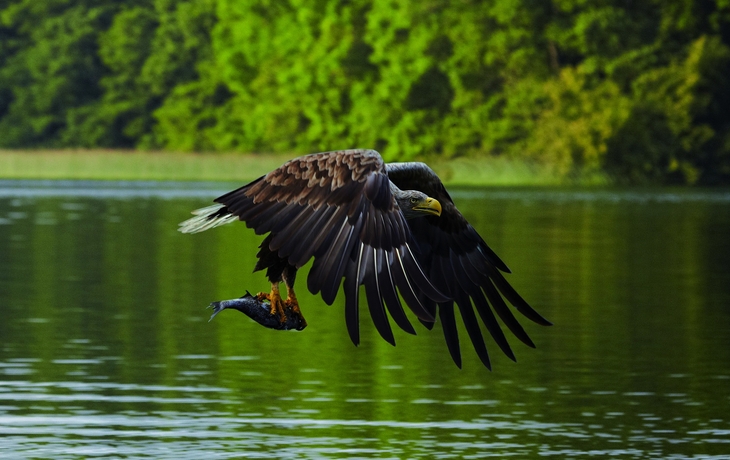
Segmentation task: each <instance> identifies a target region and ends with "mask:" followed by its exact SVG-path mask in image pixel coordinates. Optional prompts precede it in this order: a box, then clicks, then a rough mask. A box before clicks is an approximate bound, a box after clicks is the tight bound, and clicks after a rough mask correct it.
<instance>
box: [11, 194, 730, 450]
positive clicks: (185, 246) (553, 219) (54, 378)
mask: <svg viewBox="0 0 730 460" xmlns="http://www.w3.org/2000/svg"><path fill="white" fill-rule="evenodd" d="M232 186H233V185H232ZM232 186H231V187H232ZM228 189H229V187H228V185H227V184H224V185H221V184H205V183H199V184H181V183H172V184H170V183H165V184H159V183H128V182H118V183H114V182H112V183H107V182H105V183H96V182H77V181H58V182H56V181H0V315H1V316H2V320H0V338H1V339H2V340H1V343H0V458H8V459H9V458H13V459H14V458H19V457H23V458H59V459H63V458H81V457H114V458H173V457H174V458H191V459H193V458H195V459H197V458H242V457H253V458H342V457H349V458H483V457H497V458H502V457H508V456H514V457H516V458H539V457H553V458H585V457H588V456H593V457H604V458H635V459H646V458H656V459H664V458H727V454H728V452H730V417H728V415H727V414H728V413H730V396H729V395H730V391H728V390H730V351H729V350H728V347H727V343H728V339H729V338H730V332H728V331H730V309H729V308H728V306H729V305H730V268H728V267H730V239H729V238H727V234H728V229H730V193H728V192H727V191H703V190H699V191H697V190H693V191H677V190H642V191H636V190H626V191H621V190H619V191H615V190H588V191H586V190H578V191H575V190H560V189H538V190H535V189H529V190H519V189H476V190H475V189H469V190H456V191H455V192H454V193H453V196H454V199H455V200H456V202H457V205H458V206H459V207H460V209H462V211H463V212H464V214H465V215H466V216H467V218H468V219H469V220H470V222H472V224H473V225H474V226H475V227H476V228H477V230H478V231H479V232H480V233H481V234H482V235H483V236H484V237H485V239H486V240H487V242H488V243H489V244H490V245H491V246H492V247H493V248H494V249H495V250H496V251H497V253H498V254H500V256H502V258H503V259H504V260H505V261H506V262H507V264H508V265H509V266H510V267H511V268H512V270H513V271H514V274H513V275H510V278H509V279H510V281H511V282H512V283H513V285H514V286H515V287H516V288H517V289H518V290H519V291H520V292H521V293H522V294H523V295H524V296H525V297H526V298H527V299H528V300H530V301H531V303H532V304H533V305H534V306H535V307H536V308H537V309H538V310H539V311H540V312H541V313H543V314H545V316H547V317H548V318H549V319H550V320H552V321H553V322H554V323H555V326H554V327H552V328H541V327H538V326H535V325H532V324H529V323H528V322H527V321H523V323H524V324H525V326H526V328H527V331H528V333H529V334H530V335H531V336H532V337H533V339H534V340H535V342H536V343H537V346H538V348H537V350H531V349H528V348H527V347H522V346H520V345H518V344H516V342H517V341H514V340H513V342H514V343H513V346H514V349H515V352H516V354H517V357H518V360H519V363H518V364H514V363H512V362H511V361H509V360H508V359H507V358H505V357H503V356H500V355H499V353H498V350H496V346H494V344H493V343H491V342H490V343H488V347H490V351H492V356H493V358H494V359H493V361H494V367H495V371H494V372H491V373H490V372H488V371H486V370H485V369H484V368H483V367H482V366H481V365H480V363H479V360H478V359H477V358H476V356H475V355H474V353H473V351H472V350H471V349H470V348H469V346H468V343H467V340H466V339H465V337H462V348H463V350H464V370H459V369H457V368H456V367H455V366H454V365H453V363H452V362H451V360H450V358H449V356H448V352H447V350H446V347H445V345H444V343H443V338H442V337H441V332H440V330H439V326H438V325H437V326H436V328H435V330H434V331H431V332H429V331H427V330H425V329H424V328H420V329H418V333H419V334H418V336H417V337H412V336H409V335H407V334H405V333H396V340H397V342H398V346H397V347H395V348H393V347H391V346H390V345H388V344H387V343H385V342H384V341H382V340H381V339H380V337H379V336H378V335H377V332H376V331H375V329H374V327H373V325H372V322H371V321H370V319H369V318H367V317H366V316H364V317H363V318H361V330H362V343H361V345H360V346H359V347H357V348H356V347H354V346H352V344H351V343H350V341H349V338H348V336H347V332H346V329H345V327H344V314H343V309H342V307H341V305H342V299H339V298H338V300H336V301H335V304H334V305H333V306H332V307H327V306H326V305H324V304H323V303H322V301H321V300H319V299H318V298H317V297H314V296H311V295H309V294H308V293H307V292H306V290H305V289H304V283H303V282H302V281H301V280H302V279H304V277H305V274H304V273H303V274H302V275H301V276H300V281H299V286H300V288H299V291H298V293H299V297H300V301H301V303H302V305H303V308H304V313H305V315H306V316H307V319H308V321H309V327H308V328H307V329H306V330H305V331H303V332H280V331H272V330H268V329H264V328H262V327H260V326H258V325H256V324H254V323H253V322H251V321H250V320H249V319H248V318H246V317H245V316H243V315H241V314H239V313H237V312H231V311H227V312H224V313H222V314H221V315H219V316H218V317H216V319H215V320H214V321H212V322H210V323H208V322H207V320H208V316H209V311H206V310H205V309H204V307H205V306H207V305H208V303H209V302H210V301H212V300H219V299H228V298H233V297H237V296H239V295H241V294H243V293H244V292H245V291H246V290H249V291H251V292H255V291H259V290H264V289H266V288H267V284H266V281H265V278H264V276H263V275H262V274H260V273H257V274H253V275H252V274H251V269H252V267H253V265H254V263H255V252H256V248H257V246H258V244H259V243H260V240H261V237H257V236H255V235H254V234H253V232H252V231H250V230H248V229H246V228H245V226H244V225H240V224H236V225H230V226H227V227H222V228H219V229H215V230H212V231H209V232H205V233H202V234H199V235H182V234H179V233H178V232H177V231H176V228H177V223H178V222H180V221H181V220H184V219H185V218H186V217H187V216H188V215H189V211H190V210H191V209H194V208H197V207H201V206H204V205H206V204H207V203H208V202H209V201H210V199H212V198H213V197H215V196H217V194H219V193H222V192H225V191H227V190H228ZM414 323H416V322H415V321H414ZM461 334H462V336H463V335H464V333H463V329H462V330H461Z"/></svg>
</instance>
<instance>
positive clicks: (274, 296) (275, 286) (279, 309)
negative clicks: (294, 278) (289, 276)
mask: <svg viewBox="0 0 730 460" xmlns="http://www.w3.org/2000/svg"><path fill="white" fill-rule="evenodd" d="M287 289H288V288H287ZM256 298H257V299H258V300H268V301H269V309H270V310H269V311H270V312H271V314H272V315H279V321H281V322H282V323H283V322H284V321H286V314H285V313H284V301H283V300H281V295H280V294H279V283H278V282H276V283H274V282H272V283H271V293H270V294H267V293H266V292H259V293H258V294H256Z"/></svg>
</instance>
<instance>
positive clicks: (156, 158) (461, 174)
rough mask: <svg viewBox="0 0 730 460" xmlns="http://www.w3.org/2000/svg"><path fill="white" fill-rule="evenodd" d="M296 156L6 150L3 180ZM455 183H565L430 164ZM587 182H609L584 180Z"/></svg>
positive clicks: (151, 172)
mask: <svg viewBox="0 0 730 460" xmlns="http://www.w3.org/2000/svg"><path fill="white" fill-rule="evenodd" d="M291 156H292V155H273V154H196V153H172V152H164V153H163V152H137V151H119V150H41V151H31V150H0V178H2V179H98V180H181V181H189V180H190V181H192V180H195V181H210V180H213V181H241V182H245V181H248V180H252V179H255V178H256V177H259V176H261V175H262V174H265V173H267V172H268V171H270V170H272V169H274V168H276V167H277V166H279V165H281V164H282V163H283V162H284V161H286V160H287V159H289V158H291ZM427 162H428V163H429V164H430V165H431V166H432V167H433V168H434V169H435V170H436V172H437V173H438V174H439V176H440V177H441V178H442V179H443V180H444V181H445V182H446V183H447V184H450V185H470V186H481V185H563V184H565V183H566V181H565V179H563V178H562V177H559V176H557V175H556V174H554V173H553V172H551V171H550V169H549V168H545V167H536V166H534V165H530V164H527V163H524V162H520V161H516V160H507V159H502V158H497V159H495V158H468V159H467V158H458V159H454V160H448V161H447V160H438V159H436V160H434V161H427ZM572 182H578V183H582V184H586V183H587V184H593V183H598V184H601V183H606V182H607V181H606V180H605V178H602V177H598V176H592V177H585V178H581V179H579V180H578V181H572Z"/></svg>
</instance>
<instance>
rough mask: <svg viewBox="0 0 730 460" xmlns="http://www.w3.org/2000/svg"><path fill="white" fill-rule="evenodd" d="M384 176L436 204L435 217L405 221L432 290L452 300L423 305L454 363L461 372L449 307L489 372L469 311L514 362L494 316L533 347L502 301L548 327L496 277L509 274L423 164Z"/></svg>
mask: <svg viewBox="0 0 730 460" xmlns="http://www.w3.org/2000/svg"><path fill="white" fill-rule="evenodd" d="M386 171H387V174H388V177H389V179H390V180H391V181H392V182H393V183H394V184H395V185H396V186H397V187H399V188H400V189H402V190H419V191H421V192H423V193H425V194H427V195H429V196H431V197H433V198H435V199H437V200H438V201H439V202H440V203H441V208H442V212H441V216H440V217H431V216H427V217H423V218H418V219H414V220H412V221H409V226H410V229H411V234H412V237H413V238H414V240H415V244H413V246H418V247H419V248H420V251H419V252H418V253H417V254H416V256H417V258H418V263H419V264H420V266H421V267H422V268H423V270H425V272H426V273H428V278H429V279H430V280H431V282H432V283H433V285H434V286H435V287H436V289H438V290H439V292H441V293H443V294H445V295H446V296H448V297H449V298H450V299H453V301H447V302H444V301H438V300H437V299H433V300H424V302H423V303H424V304H425V306H426V309H427V310H428V311H429V312H430V313H431V314H435V313H436V312H435V311H434V310H435V308H436V307H435V305H436V304H438V316H439V319H440V321H441V323H442V326H443V331H444V337H445V339H446V344H447V346H448V348H449V352H450V353H451V356H452V358H453V359H454V362H456V364H457V365H459V367H461V356H460V354H459V353H460V351H459V340H458V333H457V329H456V323H455V316H454V305H453V304H454V302H456V305H457V307H458V309H459V312H460V313H461V317H462V320H463V322H464V325H465V326H466V331H467V334H468V335H469V338H470V339H471V342H472V344H473V345H474V349H475V350H476V352H477V355H478V356H479V358H480V359H481V360H482V362H483V363H484V365H485V366H487V367H489V366H490V362H489V356H488V354H487V349H486V345H485V344H484V339H483V337H482V334H481V331H480V327H479V322H478V320H477V316H476V315H475V314H474V308H476V310H477V312H478V313H479V317H480V318H481V321H482V322H483V323H484V325H485V327H486V329H487V331H488V332H489V333H490V335H491V336H492V337H493V338H494V341H495V342H496V344H497V345H498V346H499V347H500V349H502V351H503V352H504V353H505V354H506V355H507V356H508V357H509V358H510V359H513V360H514V359H515V357H514V354H513V353H512V349H511V348H510V346H509V343H508V342H507V338H506V337H505V335H504V333H503V331H502V328H501V327H500V325H499V322H498V321H497V318H496V317H495V314H494V313H496V314H497V316H499V318H500V319H501V320H502V322H503V324H504V325H505V326H506V327H507V328H508V329H509V330H510V331H511V332H512V333H513V334H514V335H515V336H516V337H517V338H518V339H519V340H520V341H522V342H523V343H525V344H527V345H529V346H531V347H534V343H533V342H532V340H530V338H529V337H528V335H527V333H526V332H525V330H524V329H523V327H522V326H521V325H520V323H519V322H517V319H516V318H515V316H514V315H513V314H512V311H511V310H510V309H509V308H508V307H507V304H506V303H505V301H504V299H503V298H502V296H504V298H506V299H507V300H508V301H509V302H510V303H511V304H512V305H513V306H514V307H515V308H516V309H517V311H519V312H520V313H522V314H523V315H524V316H526V317H527V318H529V319H530V320H532V321H534V322H536V323H538V324H542V325H550V322H549V321H547V320H546V319H545V318H543V317H542V316H540V314H539V313H537V312H536V311H535V310H534V309H533V308H532V307H530V305H529V304H528V303H527V302H525V300H524V299H523V298H522V297H521V296H520V295H519V294H517V292H516V291H515V290H514V288H512V286H510V284H509V283H508V282H507V280H506V279H505V278H504V276H503V275H502V273H501V272H505V273H509V272H510V270H509V268H508V267H507V265H506V264H505V263H504V262H503V261H502V260H501V259H500V258H499V257H498V256H497V254H495V253H494V251H492V249H491V248H490V247H489V246H488V245H487V244H486V243H485V242H484V240H483V239H482V238H481V237H480V236H479V234H478V233H477V232H476V230H474V228H473V227H472V226H471V225H469V223H468V222H467V221H466V219H465V218H464V216H463V215H462V214H461V213H460V212H459V210H458V209H456V206H455V205H454V203H453V201H452V199H451V196H449V193H448V192H447V191H446V188H445V187H444V186H443V184H442V183H441V180H440V179H439V178H438V176H437V175H436V173H434V172H433V171H432V170H431V169H430V168H429V167H428V166H426V165H425V164H423V163H391V164H388V165H386ZM500 293H501V295H500ZM434 300H435V302H434ZM426 324H427V323H426Z"/></svg>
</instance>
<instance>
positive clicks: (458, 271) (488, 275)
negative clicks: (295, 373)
mask: <svg viewBox="0 0 730 460" xmlns="http://www.w3.org/2000/svg"><path fill="white" fill-rule="evenodd" d="M215 201H216V202H217V203H218V204H217V205H214V206H209V207H207V208H203V209H200V210H197V211H194V212H193V213H194V214H196V217H193V218H192V219H189V220H187V221H185V222H183V223H181V224H180V231H182V232H184V233H195V232H199V231H203V230H207V229H209V228H212V227H215V226H218V225H222V224H225V223H228V222H232V221H234V220H242V221H244V222H246V225H247V226H248V227H250V228H253V229H254V231H255V232H256V234H259V235H263V234H266V233H268V235H267V236H266V238H264V240H263V242H262V244H261V246H260V250H259V252H258V255H257V257H258V262H257V264H256V267H255V270H263V269H266V271H267V272H266V275H267V277H268V278H269V281H270V282H271V283H272V291H271V293H270V294H260V295H259V298H261V299H263V298H267V299H269V300H270V301H271V309H272V311H271V313H272V314H278V315H280V318H281V320H282V321H283V320H284V319H285V317H284V313H283V312H284V309H285V307H290V308H291V309H292V310H293V311H294V312H295V313H296V314H298V315H301V312H300V310H299V305H298V302H297V300H296V296H295V294H294V282H295V279H296V272H297V269H299V268H300V267H302V266H303V265H304V264H306V263H307V262H308V261H309V260H310V259H311V258H312V257H314V263H313V265H312V268H311V270H310V272H309V275H308V277H307V287H308V288H309V290H310V291H311V292H312V293H313V294H317V293H321V296H322V299H323V300H324V301H325V303H327V304H329V305H331V304H332V303H333V302H334V300H335V296H336V295H337V291H338V290H339V288H340V284H341V282H342V279H343V278H344V282H343V283H342V286H343V289H344V291H345V319H346V323H347V328H348V332H349V334H350V338H351V339H352V341H353V343H355V344H356V345H357V344H358V343H359V341H360V336H359V334H360V333H359V326H358V322H359V295H358V294H359V287H360V286H361V285H362V286H365V295H366V299H367V305H368V309H369V311H370V315H371V316H372V318H373V322H374V323H375V326H376V328H377V330H378V332H379V333H380V335H381V336H382V337H383V338H384V339H385V340H387V341H388V342H390V343H391V344H395V340H394V337H393V332H392V330H391V328H390V322H389V320H388V314H387V313H386V310H387V312H388V313H389V314H390V316H391V317H392V318H393V320H394V321H395V322H396V324H397V325H398V326H399V327H401V328H402V329H403V330H405V331H406V332H409V333H412V334H415V330H414V329H413V326H412V325H411V323H410V321H409V320H408V317H407V316H406V314H405V312H404V311H403V307H402V304H401V300H400V298H401V297H402V299H403V301H404V302H405V304H406V305H407V306H408V307H409V308H410V309H411V311H413V313H415V315H416V316H417V317H418V319H419V320H420V321H421V322H422V323H423V324H425V325H426V326H427V327H428V328H429V329H430V328H432V327H433V324H434V322H435V321H436V320H437V318H438V319H439V320H440V321H441V322H442V323H443V330H444V336H445V338H446V343H447V345H448V348H449V351H450V353H451V356H452V358H453V359H454V362H455V363H456V364H457V365H458V366H459V367H461V354H460V351H459V339H458V335H457V328H456V321H455V316H454V303H456V305H457V308H458V309H459V311H460V312H461V316H462V319H463V321H464V324H465V327H466V330H467V333H468V334H469V337H470V338H471V341H472V343H473V345H474V348H475V350H476V352H477V354H478V355H479V357H480V358H481V360H482V362H483V363H484V365H485V366H487V367H490V362H489V356H488V354H487V350H486V346H485V344H484V339H483V337H482V334H481V331H480V326H479V321H478V320H477V317H476V315H475V314H474V309H473V306H476V309H477V312H478V313H479V316H480V317H481V319H482V322H483V323H484V324H485V326H486V328H487V330H488V331H489V333H490V334H491V335H492V336H493V337H494V339H495V341H496V343H497V345H498V346H499V347H500V348H501V349H502V350H503V351H504V353H505V354H506V355H507V356H509V357H510V358H511V359H515V358H514V354H513V353H512V350H511V349H510V347H509V344H508V343H507V339H506V338H505V336H504V334H503V333H502V330H501V328H500V326H499V324H498V322H497V320H496V318H495V316H494V313H493V312H492V310H494V311H495V312H496V313H497V315H498V316H499V317H500V318H501V320H502V322H503V323H504V324H505V325H506V326H507V328H508V329H509V330H510V331H512V333H513V334H514V335H515V336H516V337H517V338H518V339H520V340H521V341H522V342H524V343H525V344H527V345H529V346H531V347H534V344H533V343H532V341H531V340H530V338H529V337H528V336H527V334H526V333H525V331H524V329H523V328H522V326H521V325H520V324H519V323H518V322H517V320H516V319H515V317H514V315H513V314H512V311H511V310H510V309H509V308H508V307H507V305H506V303H505V301H504V300H503V298H502V296H504V297H505V298H506V299H507V300H509V302H510V303H512V305H514V306H515V308H516V309H517V310H518V311H520V312H521V313H522V314H524V315H525V316H527V317H528V318H529V319H531V320H532V321H534V322H537V323H538V324H544V325H549V324H550V323H549V322H548V321H547V320H545V319H544V318H543V317H542V316H540V315H539V314H538V313H537V312H536V311H535V310H533V309H532V308H531V307H530V306H529V305H528V304H527V302H525V301H524V300H523V299H522V298H521V297H520V296H519V295H518V294H517V292H515V290H514V289H512V287H511V286H510V285H509V284H508V283H507V281H506V280H505V279H504V277H503V276H502V274H501V273H500V271H503V272H509V269H508V268H507V266H506V265H505V264H504V262H502V261H501V260H500V259H499V257H497V255H496V254H495V253H494V252H493V251H492V250H491V249H490V248H489V247H488V246H487V244H486V243H485V242H484V240H482V238H481V237H480V236H479V235H478V234H477V232H476V231H475V230H474V228H473V227H472V226H471V225H469V223H468V222H467V221H466V219H464V217H463V216H462V215H461V213H460V212H459V211H458V209H456V206H454V203H453V201H452V200H451V197H450V196H449V194H448V192H447V191H446V189H445V188H444V186H443V184H442V183H441V181H440V180H439V178H438V176H436V174H435V173H434V172H433V171H432V170H431V169H430V168H429V167H428V166H426V165H425V164H423V163H393V164H387V165H386V164H385V163H384V162H383V160H382V158H381V157H380V155H379V154H378V153H377V152H376V151H374V150H341V151H335V152H325V153H316V154H313V155H307V156H303V157H299V158H295V159H293V160H290V161H288V162H286V163H285V164H284V165H282V166H281V167H279V168H277V169H275V170H274V171H271V172H270V173H268V174H267V175H265V176H262V177H260V178H259V179H256V180H255V181H253V182H251V183H249V184H247V185H245V186H243V187H241V188H239V189H237V190H234V191H232V192H229V193H227V194H225V195H223V196H220V197H218V198H216V200H215ZM281 281H284V283H285V285H286V286H287V299H286V301H282V300H281V297H280V296H279V290H278V285H279V283H280V282H281ZM398 293H400V296H399V295H398ZM500 294H501V295H500ZM472 305H473V306H472ZM490 305H491V308H490ZM302 321H303V318H302ZM303 324H306V323H303Z"/></svg>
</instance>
